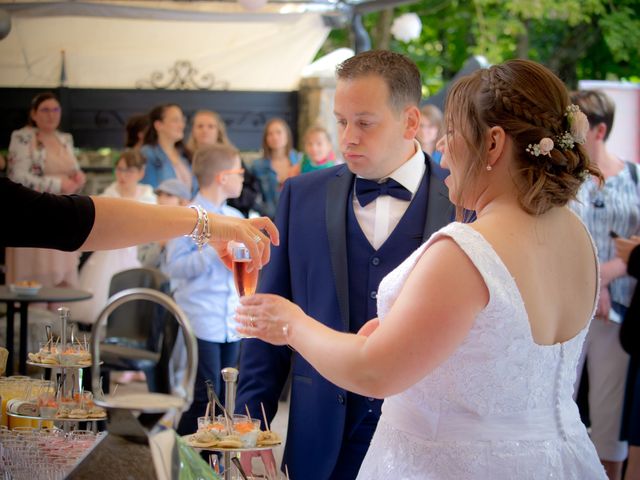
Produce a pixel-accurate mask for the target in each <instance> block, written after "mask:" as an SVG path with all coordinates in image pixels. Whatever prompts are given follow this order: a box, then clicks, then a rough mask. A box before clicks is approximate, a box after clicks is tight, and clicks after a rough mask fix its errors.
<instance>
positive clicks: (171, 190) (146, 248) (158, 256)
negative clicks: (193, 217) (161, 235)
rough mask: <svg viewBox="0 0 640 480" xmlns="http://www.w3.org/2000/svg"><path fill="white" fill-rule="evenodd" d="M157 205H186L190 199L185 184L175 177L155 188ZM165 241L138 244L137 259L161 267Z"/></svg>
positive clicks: (144, 263)
mask: <svg viewBox="0 0 640 480" xmlns="http://www.w3.org/2000/svg"><path fill="white" fill-rule="evenodd" d="M155 194H156V198H157V201H158V205H169V206H173V207H177V206H186V205H188V204H189V201H190V200H191V193H190V192H189V189H188V188H187V186H186V185H185V184H184V183H182V182H181V181H180V180H178V179H177V178H169V179H167V180H165V181H163V182H162V183H160V185H158V188H156V189H155ZM166 244H167V242H152V243H146V244H144V245H139V246H138V260H139V261H140V264H141V265H142V266H143V267H146V268H157V269H159V270H161V269H162V265H163V264H164V252H165V246H166Z"/></svg>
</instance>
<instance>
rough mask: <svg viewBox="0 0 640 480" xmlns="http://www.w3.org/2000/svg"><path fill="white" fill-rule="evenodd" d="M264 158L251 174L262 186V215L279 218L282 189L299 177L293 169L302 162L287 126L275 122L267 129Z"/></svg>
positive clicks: (263, 144) (257, 161)
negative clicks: (285, 182) (278, 210)
mask: <svg viewBox="0 0 640 480" xmlns="http://www.w3.org/2000/svg"><path fill="white" fill-rule="evenodd" d="M262 154H263V158H260V159H258V160H256V161H255V162H253V165H252V166H251V172H252V173H253V174H254V175H255V176H256V177H257V178H258V181H259V182H260V194H261V196H262V213H263V214H264V215H266V216H268V217H270V218H273V217H274V216H275V214H276V206H277V205H278V199H279V198H280V191H281V190H282V185H283V183H284V181H285V180H286V179H287V178H290V177H292V176H295V173H296V172H295V170H294V169H293V168H292V167H293V166H294V165H296V164H297V163H298V161H299V160H300V154H299V153H298V152H297V151H296V150H294V148H293V135H292V134H291V129H290V128H289V125H287V122H285V121H284V120H283V119H281V118H272V119H271V120H269V121H268V122H267V124H266V125H265V127H264V133H263V135H262Z"/></svg>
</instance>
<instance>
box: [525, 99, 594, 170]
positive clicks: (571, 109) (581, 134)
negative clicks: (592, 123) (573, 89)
mask: <svg viewBox="0 0 640 480" xmlns="http://www.w3.org/2000/svg"><path fill="white" fill-rule="evenodd" d="M564 116H565V117H567V122H568V123H569V130H565V131H564V132H562V133H561V134H560V135H558V136H556V137H554V138H555V143H554V141H553V140H552V139H551V138H549V137H544V138H543V139H542V140H540V142H538V143H533V144H531V143H530V144H529V145H528V146H527V148H526V149H525V150H526V151H527V152H528V153H530V154H531V155H533V156H534V157H539V156H540V155H547V156H549V157H550V156H551V150H553V149H554V147H556V146H557V147H558V148H560V149H562V150H572V149H573V147H574V146H575V144H576V143H578V144H580V145H582V144H584V143H585V142H586V140H587V132H588V131H589V119H588V118H587V116H586V115H585V114H584V113H583V112H581V111H580V107H578V105H574V104H571V105H569V106H568V107H567V109H566V112H565V114H564Z"/></svg>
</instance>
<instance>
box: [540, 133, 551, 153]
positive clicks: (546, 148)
mask: <svg viewBox="0 0 640 480" xmlns="http://www.w3.org/2000/svg"><path fill="white" fill-rule="evenodd" d="M538 145H539V148H540V154H541V155H548V156H551V150H553V140H551V139H550V138H549V137H544V138H543V139H542V140H540V143H539V144H538Z"/></svg>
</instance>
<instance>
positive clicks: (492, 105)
mask: <svg viewBox="0 0 640 480" xmlns="http://www.w3.org/2000/svg"><path fill="white" fill-rule="evenodd" d="M568 105H569V95H568V92H567V89H566V88H565V86H564V84H563V83H562V81H560V79H559V78H558V77H556V76H555V75H554V74H553V73H552V72H551V71H550V70H549V69H547V68H546V67H544V66H542V65H540V64H537V63H535V62H531V61H528V60H510V61H507V62H505V63H502V64H500V65H494V66H492V67H490V68H489V69H482V70H478V71H476V72H474V73H473V74H471V75H469V76H466V77H463V78H461V79H460V80H458V81H457V82H456V83H455V84H454V85H453V86H452V88H451V91H450V92H449V95H448V97H447V103H446V108H445V111H446V122H447V131H448V132H450V131H452V130H457V131H459V133H460V134H461V135H462V137H463V138H464V140H465V143H466V145H467V147H468V149H469V151H470V152H475V155H474V157H475V158H474V159H472V160H471V161H470V162H468V164H467V168H466V171H465V172H464V174H463V177H462V185H461V187H462V188H460V190H459V192H463V191H464V188H463V187H464V186H465V185H468V184H470V183H471V182H472V179H475V178H477V176H478V175H480V173H481V172H482V171H483V170H484V169H485V168H486V162H485V160H484V159H485V152H486V151H487V145H486V132H487V129H489V128H491V127H494V126H499V127H502V129H504V131H505V133H506V134H507V135H508V136H509V137H510V138H511V140H512V142H513V153H514V156H515V165H516V170H517V172H518V175H516V177H515V178H514V181H515V182H516V185H517V188H518V190H519V196H518V199H519V201H520V204H521V206H522V208H523V209H524V210H525V211H526V212H528V213H531V214H534V215H539V214H542V213H544V212H546V211H548V210H549V209H550V208H552V207H555V206H563V205H566V204H567V202H569V201H570V200H572V199H574V198H575V196H576V193H577V192H578V189H579V188H580V185H581V184H582V182H583V181H584V180H585V179H586V178H588V177H589V175H588V174H587V172H588V173H589V174H592V175H595V176H597V177H600V172H599V171H598V170H597V168H595V167H593V166H591V165H590V162H589V158H588V156H587V154H586V151H585V150H584V148H583V147H582V145H579V144H577V143H576V144H575V145H574V147H573V148H572V149H566V150H565V149H561V148H560V147H559V146H558V142H557V141H556V140H555V139H556V137H559V136H560V135H562V134H563V133H564V132H565V131H568V130H570V127H569V124H568V120H567V117H566V116H565V113H566V108H567V106H568ZM544 137H549V138H551V139H554V143H555V144H556V145H555V148H554V149H553V150H552V151H551V157H549V156H547V155H539V156H534V155H532V154H530V153H528V152H527V147H528V145H529V144H537V143H538V142H540V140H541V139H542V138H544ZM456 203H458V202H456Z"/></svg>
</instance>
